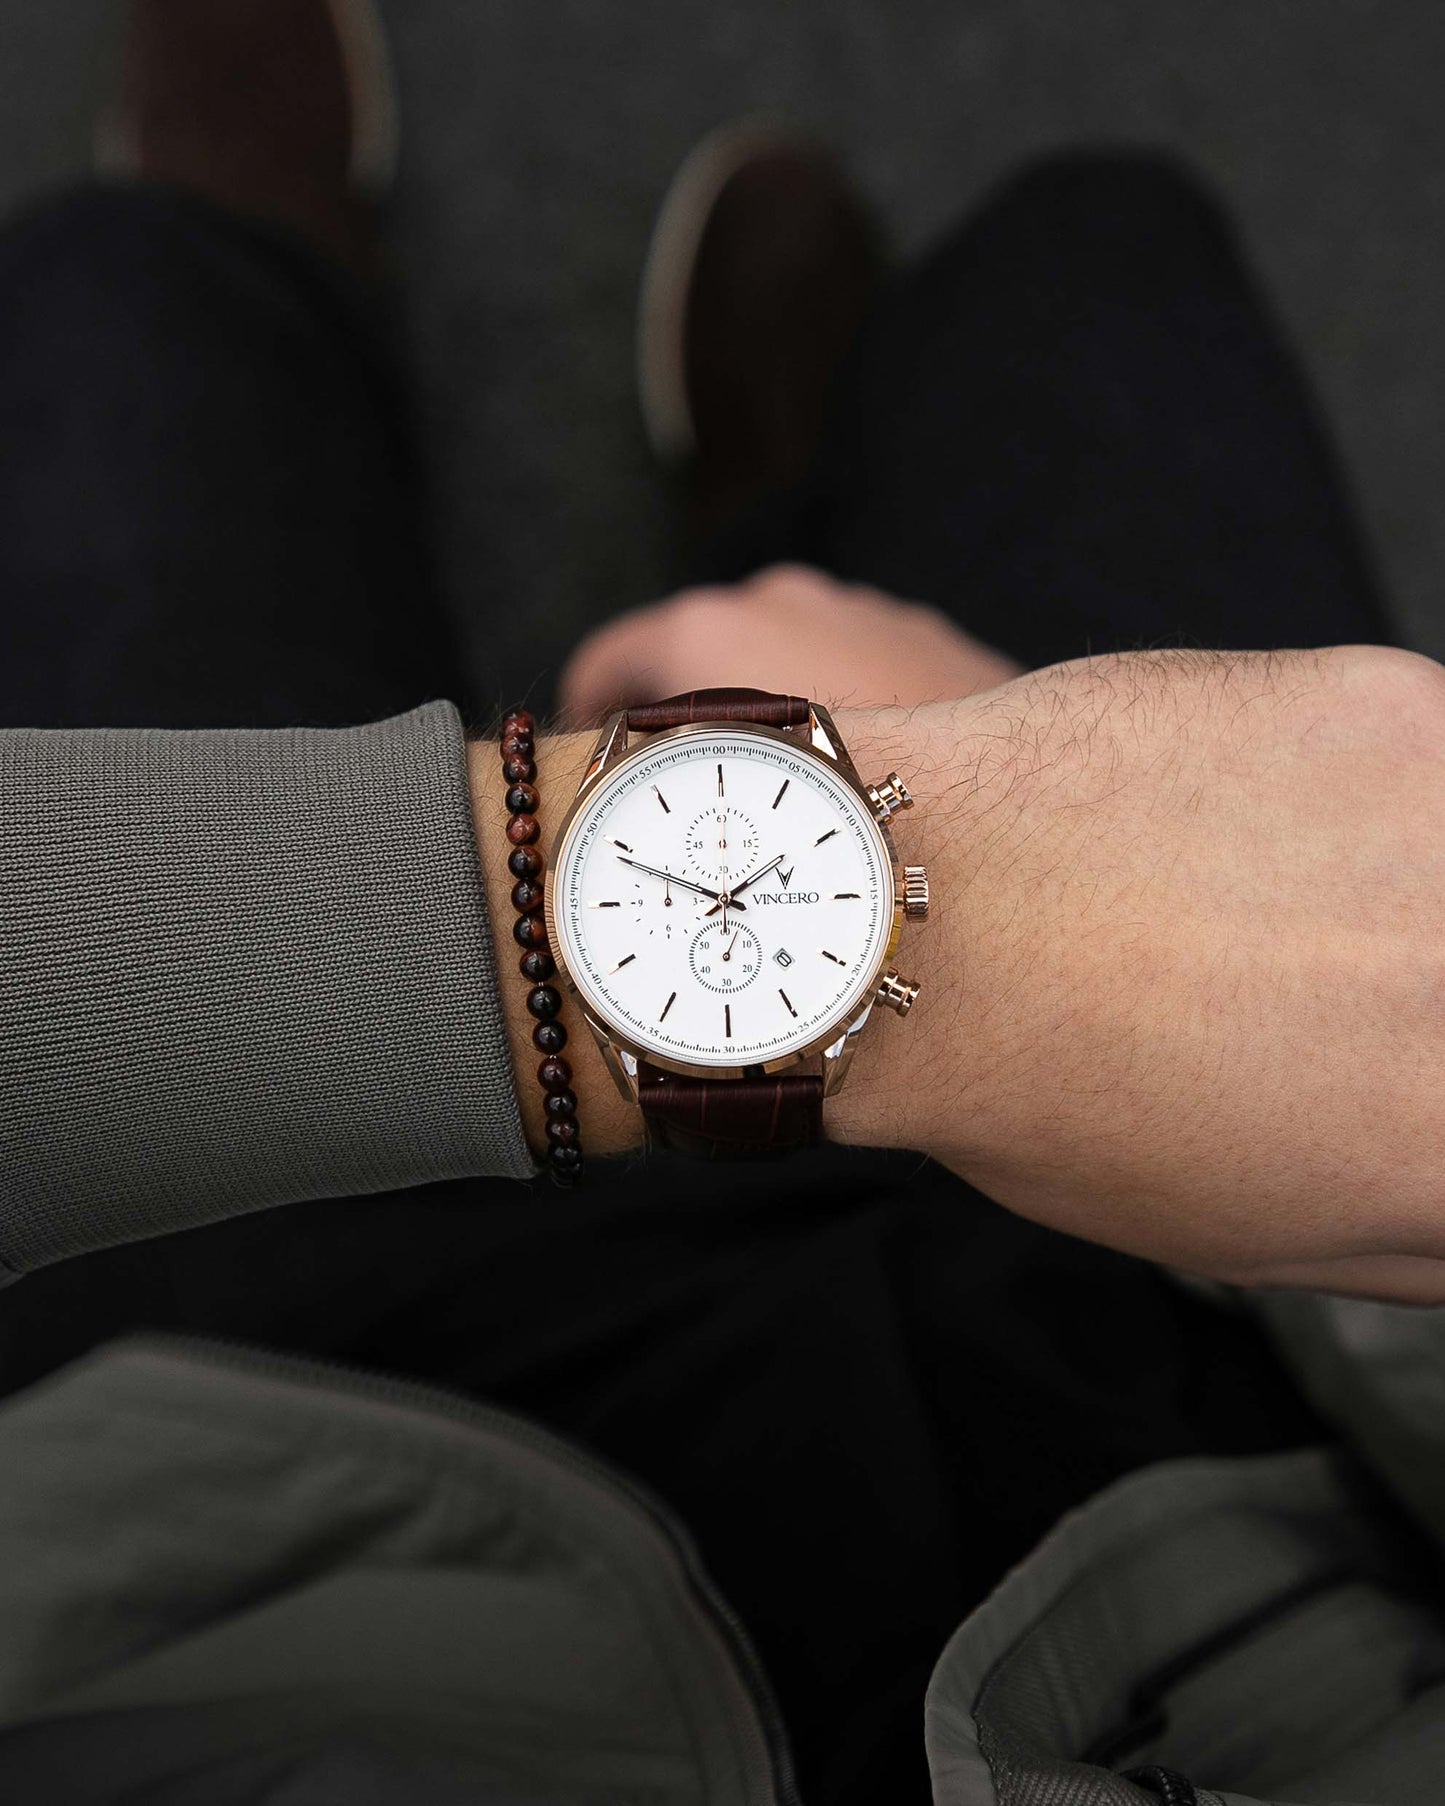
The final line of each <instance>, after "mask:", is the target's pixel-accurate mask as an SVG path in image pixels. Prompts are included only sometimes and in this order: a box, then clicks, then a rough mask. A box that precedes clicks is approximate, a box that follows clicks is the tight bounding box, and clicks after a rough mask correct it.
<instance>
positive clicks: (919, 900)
mask: <svg viewBox="0 0 1445 1806" xmlns="http://www.w3.org/2000/svg"><path fill="white" fill-rule="evenodd" d="M903 913H904V915H906V916H907V917H908V919H909V921H910V922H921V921H923V920H924V918H925V917H926V916H927V914H928V872H927V870H926V869H925V868H924V867H923V866H921V865H905V866H904V868H903Z"/></svg>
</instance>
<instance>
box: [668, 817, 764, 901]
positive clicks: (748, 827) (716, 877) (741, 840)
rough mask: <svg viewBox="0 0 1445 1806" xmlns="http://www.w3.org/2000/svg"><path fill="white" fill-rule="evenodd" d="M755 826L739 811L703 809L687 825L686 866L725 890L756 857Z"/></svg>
mask: <svg viewBox="0 0 1445 1806" xmlns="http://www.w3.org/2000/svg"><path fill="white" fill-rule="evenodd" d="M759 844H760V843H759V839H758V829H757V823H756V822H754V821H753V820H752V818H751V817H750V816H748V815H745V814H744V813H743V811H742V810H741V809H734V808H732V807H731V806H730V805H728V804H725V803H719V804H718V805H717V807H716V808H712V809H704V810H703V812H702V813H701V814H700V815H697V816H694V817H693V819H692V821H691V822H689V823H688V828H687V838H686V840H685V842H684V846H685V848H686V852H687V861H688V864H689V865H690V866H691V867H692V869H693V871H694V872H696V873H697V875H698V877H699V878H703V879H706V880H707V882H708V883H710V884H714V883H715V884H716V885H717V887H718V890H719V891H720V892H721V891H724V890H726V889H727V886H728V879H729V878H733V877H741V876H742V874H743V873H744V872H745V871H747V870H748V868H749V866H750V865H751V864H752V863H753V861H754V860H755V859H756V858H757V852H758V846H759Z"/></svg>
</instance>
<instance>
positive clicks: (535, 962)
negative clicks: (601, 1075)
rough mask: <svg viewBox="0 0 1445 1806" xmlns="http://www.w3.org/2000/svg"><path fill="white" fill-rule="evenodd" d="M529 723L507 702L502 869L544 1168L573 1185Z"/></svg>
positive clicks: (578, 1159) (576, 1165)
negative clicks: (513, 915)
mask: <svg viewBox="0 0 1445 1806" xmlns="http://www.w3.org/2000/svg"><path fill="white" fill-rule="evenodd" d="M535 735H536V723H535V722H534V721H533V719H532V717H531V716H530V715H529V714H528V713H527V711H526V710H525V709H511V710H509V711H508V713H507V715H506V717H505V718H504V720H503V722H502V733H501V745H502V776H503V778H504V779H505V780H506V784H507V818H508V819H507V839H508V840H509V841H511V843H512V851H511V854H510V856H509V858H508V860H507V870H508V871H509V872H510V873H511V874H512V876H513V877H514V878H515V879H516V881H517V882H516V883H515V884H514V885H513V886H512V907H513V909H515V910H516V912H517V919H516V921H515V922H514V923H513V924H512V936H513V938H514V939H515V941H516V943H517V945H518V946H519V947H520V948H521V949H522V957H521V960H520V962H519V966H520V970H521V973H522V976H523V978H525V979H526V981H527V983H528V984H529V985H530V986H531V987H532V988H531V989H530V990H529V991H528V992H527V1010H528V1012H529V1014H531V1015H532V1016H534V1017H535V1018H536V1022H535V1026H534V1027H533V1029H532V1045H533V1046H534V1047H535V1048H536V1049H537V1052H538V1053H539V1054H541V1055H542V1063H541V1065H540V1066H538V1068H537V1082H538V1084H539V1085H541V1087H542V1090H543V1092H544V1094H545V1095H544V1099H543V1103H542V1109H543V1113H544V1115H545V1118H546V1124H547V1170H548V1172H550V1173H551V1175H552V1177H553V1179H554V1180H555V1181H556V1183H557V1184H558V1185H574V1184H575V1183H576V1182H577V1180H578V1178H579V1177H580V1176H581V1173H582V1141H581V1136H580V1134H579V1132H578V1128H577V1094H576V1093H575V1092H574V1091H573V1089H572V1068H571V1066H569V1065H568V1063H567V1061H566V1060H564V1059H563V1058H562V1049H563V1048H564V1047H565V1046H566V1045H567V1028H566V1024H565V1023H563V1022H562V1021H560V1020H559V1018H560V1016H561V1012H562V993H561V992H560V991H559V990H558V989H557V987H556V986H555V985H553V984H550V983H549V982H548V981H549V980H550V979H552V978H554V977H555V976H556V972H557V962H556V961H555V960H554V959H553V958H552V950H551V948H550V947H549V946H548V945H547V924H546V922H545V920H544V919H543V916H542V870H543V860H542V854H541V851H540V849H539V848H538V846H537V839H538V836H539V835H540V833H541V829H540V828H539V827H538V825H537V804H538V802H539V800H540V799H539V796H538V792H537V764H536V751H537V743H536V738H535Z"/></svg>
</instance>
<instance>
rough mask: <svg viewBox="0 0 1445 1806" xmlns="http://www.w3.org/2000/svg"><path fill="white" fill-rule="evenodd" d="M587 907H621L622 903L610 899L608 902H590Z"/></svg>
mask: <svg viewBox="0 0 1445 1806" xmlns="http://www.w3.org/2000/svg"><path fill="white" fill-rule="evenodd" d="M587 907H588V908H589V909H621V907H622V905H621V904H620V903H618V902H615V901H609V902H607V903H589V904H588V905H587Z"/></svg>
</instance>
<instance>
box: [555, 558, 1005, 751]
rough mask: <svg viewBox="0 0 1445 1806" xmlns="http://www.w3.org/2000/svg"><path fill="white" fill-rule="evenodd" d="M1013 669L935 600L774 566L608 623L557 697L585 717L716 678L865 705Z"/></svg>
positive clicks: (949, 694) (973, 685) (934, 692)
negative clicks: (928, 602)
mask: <svg viewBox="0 0 1445 1806" xmlns="http://www.w3.org/2000/svg"><path fill="white" fill-rule="evenodd" d="M1018 670H1019V667H1018V666H1017V665H1016V664H1014V663H1013V661H1012V660H1010V659H1006V658H1005V657H1004V656H1003V655H1002V653H998V652H995V651H993V649H992V648H991V647H988V646H985V645H983V644H982V642H981V641H978V640H975V639H972V638H970V636H969V635H968V634H966V633H965V632H964V631H963V630H962V628H959V627H955V626H954V625H953V623H952V622H951V621H950V620H949V619H948V617H947V616H946V615H943V614H940V613H939V611H938V610H937V609H936V608H927V607H924V606H923V605H921V604H919V603H914V602H900V601H898V600H897V599H896V598H894V597H893V596H886V595H884V594H883V593H882V592H881V591H880V590H875V589H866V588H862V587H860V586H858V585H854V584H845V583H837V582H835V581H834V580H833V579H832V578H831V577H826V576H824V575H823V573H822V572H821V571H814V570H809V569H807V568H806V567H805V566H802V565H776V566H774V567H773V568H772V569H771V570H766V571H760V572H759V573H758V574H757V576H755V577H752V578H750V579H749V580H748V581H747V582H746V583H739V584H735V585H732V586H730V587H717V588H712V589H689V590H683V591H682V592H681V593H680V594H679V595H676V596H673V597H671V598H670V599H669V600H667V601H665V602H655V603H653V604H652V605H651V606H649V607H647V608H638V609H634V610H633V611H632V613H631V614H625V615H621V616H619V617H618V619H617V620H615V621H610V622H609V623H608V624H607V625H606V626H605V627H601V628H599V629H598V630H597V631H596V632H595V633H593V634H591V635H589V636H588V638H587V639H585V640H584V641H583V642H582V644H581V645H580V646H579V647H578V649H577V651H576V652H574V653H573V655H572V657H571V659H570V660H569V661H568V664H567V668H566V670H565V671H564V672H563V673H562V689H561V701H562V712H563V715H564V716H565V718H566V719H567V720H568V721H569V722H571V723H572V724H573V725H574V726H582V725H585V724H587V723H589V722H593V721H595V720H596V719H597V717H598V716H599V715H601V714H603V713H604V712H605V711H606V710H608V709H611V708H620V707H624V706H626V705H627V704H629V703H635V702H650V701H652V700H653V699H655V698H656V697H658V696H675V695H677V694H678V693H679V692H681V691H683V690H695V689H704V688H708V687H711V686H714V685H719V684H741V685H744V686H752V687H756V688H761V689H766V690H784V691H788V692H790V693H791V694H793V695H795V696H815V697H817V698H818V700H819V701H821V702H828V703H849V704H851V705H853V706H855V707H860V706H862V705H863V704H865V703H893V702H902V703H919V702H935V701H938V700H940V699H942V698H948V699H950V700H952V699H954V698H956V697H959V696H972V695H973V694H974V693H975V692H976V691H979V690H987V689H992V687H993V686H994V685H995V684H1001V683H1006V682H1007V681H1008V679H1009V678H1011V677H1014V676H1016V675H1017V674H1018Z"/></svg>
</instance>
